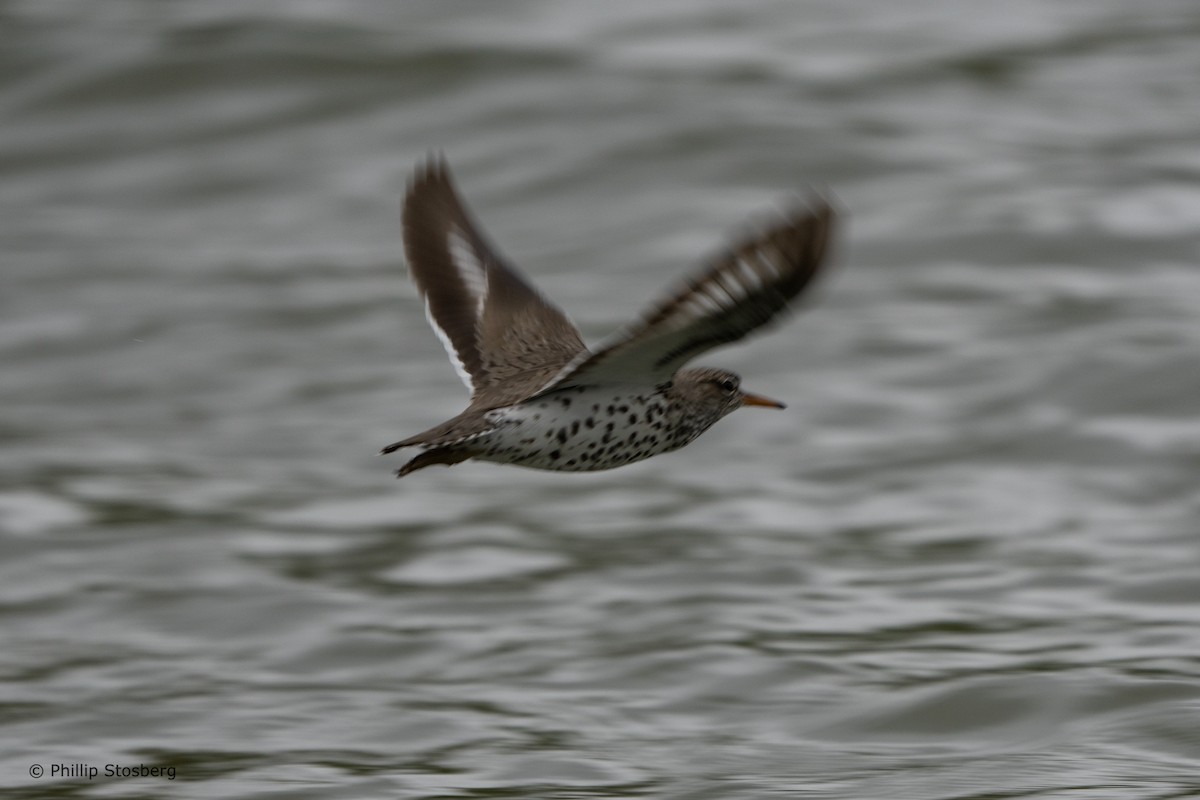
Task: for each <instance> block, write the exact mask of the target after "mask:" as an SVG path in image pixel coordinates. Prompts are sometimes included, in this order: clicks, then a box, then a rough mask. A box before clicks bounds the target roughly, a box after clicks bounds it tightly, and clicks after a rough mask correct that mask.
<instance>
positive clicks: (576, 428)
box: [571, 420, 579, 436]
mask: <svg viewBox="0 0 1200 800" xmlns="http://www.w3.org/2000/svg"><path fill="white" fill-rule="evenodd" d="M577 433H579V420H575V421H574V422H572V423H571V435H572V436H574V435H575V434H577Z"/></svg>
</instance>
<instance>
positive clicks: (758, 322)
mask: <svg viewBox="0 0 1200 800" xmlns="http://www.w3.org/2000/svg"><path fill="white" fill-rule="evenodd" d="M834 216H835V215H834V211H833V209H832V208H831V207H830V205H829V203H828V201H827V200H825V199H824V198H820V197H818V198H814V199H813V200H811V201H810V203H809V205H808V207H806V208H803V209H800V210H797V211H793V212H791V213H789V214H786V215H785V216H783V218H782V219H780V220H778V221H776V222H774V223H773V224H771V225H769V226H767V227H766V228H765V229H763V230H762V231H761V232H759V233H758V234H757V235H755V236H751V237H749V238H747V239H745V240H743V241H741V242H740V243H738V244H737V245H736V246H735V247H733V248H732V249H731V250H729V251H727V252H726V253H724V254H723V255H721V256H720V257H718V258H716V259H714V260H713V261H712V262H711V264H710V265H709V266H708V267H707V269H704V270H702V271H701V272H700V273H699V274H698V275H696V276H695V277H693V278H691V279H690V280H688V281H686V282H685V283H684V284H683V285H682V286H680V287H679V288H677V289H676V290H675V291H674V292H672V293H670V294H668V295H667V296H665V297H663V298H662V299H660V300H659V301H658V302H657V303H655V304H654V305H652V306H651V307H650V308H649V309H648V310H647V311H646V312H645V313H644V314H643V315H642V317H641V319H640V320H638V321H637V322H635V323H633V324H632V325H630V326H628V327H626V328H625V329H623V330H621V331H619V332H617V333H616V334H615V335H614V336H613V337H612V338H610V339H609V340H608V341H607V342H605V343H603V344H602V345H601V346H600V347H598V348H597V349H596V351H595V352H592V353H589V352H583V353H580V354H579V355H578V356H577V357H576V358H574V359H573V360H572V361H571V362H569V363H568V364H567V365H566V366H565V367H564V368H563V369H562V370H561V371H560V372H559V373H558V374H557V375H555V376H554V377H553V378H552V379H551V380H550V381H549V382H548V383H547V384H546V385H545V386H543V387H542V389H541V392H548V391H554V390H556V389H561V388H565V387H568V386H586V385H595V384H613V383H621V384H629V383H636V384H647V383H651V384H654V385H658V384H662V383H665V382H667V381H670V380H671V377H672V376H673V375H674V374H675V371H676V370H678V369H679V368H680V367H681V366H683V365H684V364H685V363H686V362H688V361H690V360H691V359H693V358H695V357H696V356H698V355H700V354H701V353H703V352H705V351H707V350H710V349H712V348H714V347H718V346H720V345H722V344H727V343H729V342H734V341H737V340H738V339H741V338H742V337H744V336H746V335H747V334H749V333H751V332H752V331H754V330H755V329H757V328H759V327H761V326H763V325H765V324H766V323H767V322H769V321H770V320H771V319H772V318H773V317H775V316H776V315H777V314H779V312H781V311H783V310H784V309H785V308H786V307H787V305H788V303H789V302H790V301H791V300H792V299H793V298H795V297H796V296H797V295H798V294H800V292H801V291H803V290H804V288H805V287H807V286H808V285H809V283H810V282H811V281H812V279H813V277H814V276H815V275H816V274H817V272H818V270H819V269H820V267H821V264H822V262H823V261H824V258H825V254H826V250H827V249H828V245H829V241H830V238H831V235H832V229H833V221H834ZM541 392H539V393H541Z"/></svg>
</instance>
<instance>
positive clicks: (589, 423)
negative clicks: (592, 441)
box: [583, 417, 596, 430]
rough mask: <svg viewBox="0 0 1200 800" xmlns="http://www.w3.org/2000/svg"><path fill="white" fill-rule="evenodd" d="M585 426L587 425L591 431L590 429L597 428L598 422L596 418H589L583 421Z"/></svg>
mask: <svg viewBox="0 0 1200 800" xmlns="http://www.w3.org/2000/svg"><path fill="white" fill-rule="evenodd" d="M583 424H584V425H586V426H587V427H588V429H589V430H590V429H592V428H594V427H596V420H595V418H594V417H588V418H587V419H585V420H584V421H583Z"/></svg>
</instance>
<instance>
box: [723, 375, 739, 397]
mask: <svg viewBox="0 0 1200 800" xmlns="http://www.w3.org/2000/svg"><path fill="white" fill-rule="evenodd" d="M719 385H720V387H721V389H722V390H723V391H726V392H729V393H730V394H732V393H734V392H736V391H737V388H738V383H737V381H735V380H734V379H733V378H724V379H722V381H721V383H720V384H719Z"/></svg>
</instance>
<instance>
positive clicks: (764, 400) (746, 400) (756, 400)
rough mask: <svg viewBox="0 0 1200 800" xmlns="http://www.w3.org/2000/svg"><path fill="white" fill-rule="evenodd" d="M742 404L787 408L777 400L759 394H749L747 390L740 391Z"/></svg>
mask: <svg viewBox="0 0 1200 800" xmlns="http://www.w3.org/2000/svg"><path fill="white" fill-rule="evenodd" d="M742 405H744V406H763V407H764V408H787V406H785V405H784V404H783V403H781V402H779V401H778V400H772V399H771V398H769V397H763V396H762V395H761V394H750V393H749V392H743V393H742Z"/></svg>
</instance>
